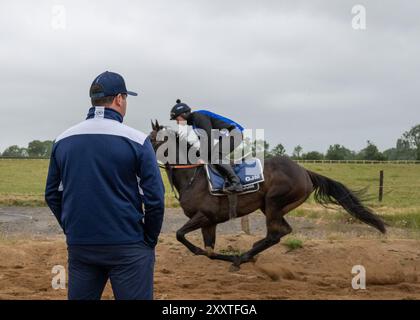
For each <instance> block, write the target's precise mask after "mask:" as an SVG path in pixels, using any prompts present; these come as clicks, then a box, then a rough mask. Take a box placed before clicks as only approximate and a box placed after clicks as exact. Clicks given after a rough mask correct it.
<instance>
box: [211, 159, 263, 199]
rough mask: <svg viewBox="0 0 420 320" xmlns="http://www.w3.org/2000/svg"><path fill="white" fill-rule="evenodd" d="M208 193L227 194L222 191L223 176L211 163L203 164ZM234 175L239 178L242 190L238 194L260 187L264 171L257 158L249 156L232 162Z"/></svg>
mask: <svg viewBox="0 0 420 320" xmlns="http://www.w3.org/2000/svg"><path fill="white" fill-rule="evenodd" d="M205 169H206V173H207V180H208V184H209V191H210V194H212V195H214V196H227V195H228V194H227V193H226V192H224V191H223V186H224V184H225V178H224V177H223V175H222V174H220V173H219V171H218V170H217V169H216V168H215V167H214V166H212V165H211V164H207V165H205ZM233 169H234V171H235V173H236V175H237V176H238V177H239V179H240V180H241V184H242V186H243V188H244V191H243V192H241V193H239V194H246V193H251V192H256V191H258V190H259V189H260V183H261V182H263V181H264V173H263V168H262V165H261V161H260V160H259V159H258V158H249V159H246V160H243V161H242V162H241V163H239V164H233Z"/></svg>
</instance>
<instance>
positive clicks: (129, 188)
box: [45, 107, 165, 247]
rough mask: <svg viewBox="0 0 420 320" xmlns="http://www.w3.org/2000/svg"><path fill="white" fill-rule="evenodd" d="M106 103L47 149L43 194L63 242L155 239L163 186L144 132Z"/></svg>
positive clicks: (150, 242)
mask: <svg viewBox="0 0 420 320" xmlns="http://www.w3.org/2000/svg"><path fill="white" fill-rule="evenodd" d="M122 121H123V118H122V116H121V115H120V114H119V113H118V112H116V111H114V110H112V109H108V108H104V107H92V108H90V109H89V113H88V116H87V119H86V120H85V121H83V122H81V123H79V124H77V125H76V126H74V127H72V128H70V129H68V130H67V131H65V132H64V133H62V134H61V135H60V136H59V137H58V138H57V139H56V140H55V143H54V146H53V149H52V153H51V159H50V166H49V171H48V177H47V184H46V190H45V200H46V202H47V204H48V206H49V207H50V208H51V211H52V212H53V213H54V215H55V216H56V218H57V220H58V222H59V224H60V225H61V227H62V228H63V230H64V233H65V234H66V238H67V244H68V245H108V244H109V245H117V244H130V243H137V242H140V241H145V242H146V244H148V245H149V246H151V247H154V246H155V245H156V243H157V238H158V235H159V233H160V230H161V226H162V220H163V213H164V193H165V191H164V186H163V183H162V178H161V175H160V171H159V167H158V165H157V161H156V156H155V153H154V150H153V148H152V145H151V143H150V140H149V139H148V137H147V136H146V135H145V134H144V133H142V132H140V131H137V130H134V129H132V128H130V127H128V126H126V125H124V124H123V123H122Z"/></svg>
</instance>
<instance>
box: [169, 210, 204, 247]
mask: <svg viewBox="0 0 420 320" xmlns="http://www.w3.org/2000/svg"><path fill="white" fill-rule="evenodd" d="M209 225H211V222H210V220H209V219H208V218H207V217H206V216H205V215H204V214H202V213H201V212H198V213H196V214H195V215H194V216H193V217H192V218H191V219H190V220H188V221H187V223H185V224H184V225H183V226H182V227H181V229H179V230H178V231H177V232H176V239H177V240H178V241H179V242H181V243H182V244H183V245H184V246H186V247H187V248H188V249H189V250H190V251H191V252H192V253H194V254H196V255H207V252H206V251H204V250H203V249H201V248H199V247H197V246H195V245H193V244H192V243H191V242H190V241H188V240H187V239H186V238H185V235H186V234H187V233H190V232H192V231H194V230H197V229H200V228H206V227H208V226H209Z"/></svg>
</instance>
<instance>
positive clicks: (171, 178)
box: [159, 163, 203, 201]
mask: <svg viewBox="0 0 420 320" xmlns="http://www.w3.org/2000/svg"><path fill="white" fill-rule="evenodd" d="M202 166H203V164H169V163H166V164H160V163H159V167H160V168H162V169H165V170H167V171H168V180H169V185H170V186H171V189H172V192H173V193H174V195H175V199H177V200H178V201H179V194H177V192H176V190H175V187H174V170H182V169H194V168H195V170H194V174H193V176H192V177H191V179H190V182H189V183H188V185H187V187H186V188H185V189H187V188H189V187H190V186H191V185H192V184H193V182H194V180H195V177H196V176H197V172H198V169H199V168H200V167H202Z"/></svg>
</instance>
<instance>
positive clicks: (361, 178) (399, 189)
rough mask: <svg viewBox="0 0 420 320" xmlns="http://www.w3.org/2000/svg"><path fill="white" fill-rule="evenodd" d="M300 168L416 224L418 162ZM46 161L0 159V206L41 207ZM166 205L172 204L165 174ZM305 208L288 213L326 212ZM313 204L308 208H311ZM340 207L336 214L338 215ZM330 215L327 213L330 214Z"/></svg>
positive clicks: (392, 217) (402, 222) (419, 218)
mask: <svg viewBox="0 0 420 320" xmlns="http://www.w3.org/2000/svg"><path fill="white" fill-rule="evenodd" d="M303 166H304V167H306V168H308V169H310V170H312V171H314V172H317V173H319V174H322V175H325V176H327V177H330V178H332V179H335V180H337V181H340V182H342V183H344V184H345V185H346V186H348V187H349V188H350V189H353V190H358V189H362V188H366V187H367V188H368V189H367V194H366V196H367V197H368V198H369V199H368V200H367V202H366V203H367V204H368V205H369V206H370V207H372V208H374V209H375V211H377V212H378V213H379V214H381V215H383V216H384V217H385V219H386V220H387V222H389V223H391V224H395V225H399V226H402V227H405V226H406V227H413V228H419V227H420V165H415V164H407V165H406V164H344V163H343V164H310V163H307V164H303ZM380 170H384V176H385V179H384V181H385V183H384V198H383V201H382V202H379V201H378V185H379V171H380ZM47 171H48V160H5V159H2V160H0V206H44V205H45V203H44V199H43V198H44V196H43V192H44V188H45V179H46V175H47ZM162 177H163V180H164V183H165V187H166V206H167V207H176V206H177V205H178V203H177V200H176V199H175V198H174V196H173V194H172V192H171V189H170V186H169V183H168V179H167V176H166V174H165V173H164V172H162ZM308 205H309V207H310V208H309V209H308V206H306V207H305V209H302V208H298V209H296V210H295V211H294V212H293V213H292V214H294V215H297V216H301V215H304V216H309V217H313V218H316V217H318V216H319V215H322V214H324V213H325V212H327V210H326V209H323V208H322V207H320V206H319V205H315V204H314V202H313V200H312V199H309V200H308ZM312 207H314V209H313V210H312V209H311V208H312ZM341 211H342V210H339V211H338V215H337V216H336V217H338V218H340V217H341V213H340V212H341ZM330 216H331V215H330Z"/></svg>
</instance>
